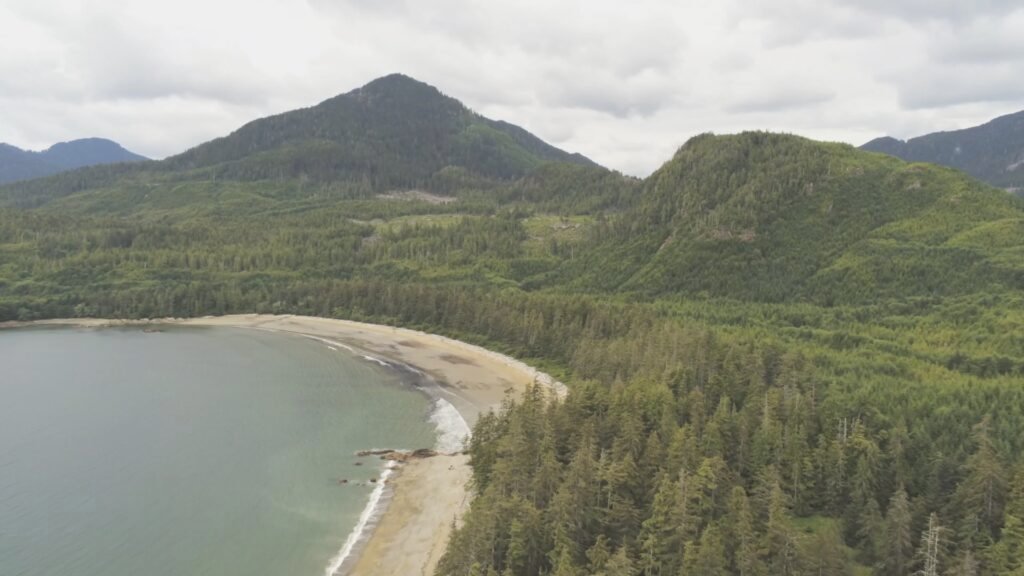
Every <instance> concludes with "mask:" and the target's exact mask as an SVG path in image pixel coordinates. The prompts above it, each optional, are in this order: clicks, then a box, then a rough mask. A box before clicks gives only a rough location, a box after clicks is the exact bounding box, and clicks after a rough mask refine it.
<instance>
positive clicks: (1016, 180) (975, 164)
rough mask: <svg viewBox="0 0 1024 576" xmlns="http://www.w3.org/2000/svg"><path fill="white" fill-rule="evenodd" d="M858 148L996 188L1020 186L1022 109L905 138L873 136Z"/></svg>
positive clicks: (1023, 181)
mask: <svg viewBox="0 0 1024 576" xmlns="http://www.w3.org/2000/svg"><path fill="white" fill-rule="evenodd" d="M861 148H862V149H864V150H869V151H872V152H883V153H885V154H890V155H892V156H896V157H898V158H902V159H904V160H909V161H911V162H931V163H932V164H941V165H943V166H950V167H953V168H956V169H958V170H963V171H964V172H967V173H968V174H970V175H972V176H974V177H975V178H978V179H979V180H981V181H983V182H988V183H989V184H992V185H993V186H998V187H1000V188H1009V189H1015V191H1017V192H1020V191H1021V190H1022V189H1024V111H1021V112H1017V113H1015V114H1008V115H1006V116H1001V117H999V118H996V119H995V120H992V121H991V122H988V123H985V124H982V125H981V126H975V127H973V128H966V129H964V130H954V131H950V132H936V133H934V134H927V135H925V136H918V137H917V138H911V139H910V140H907V141H903V140H897V139H895V138H889V137H884V138H877V139H875V140H872V141H871V142H868V143H867V144H864V145H863V146H861Z"/></svg>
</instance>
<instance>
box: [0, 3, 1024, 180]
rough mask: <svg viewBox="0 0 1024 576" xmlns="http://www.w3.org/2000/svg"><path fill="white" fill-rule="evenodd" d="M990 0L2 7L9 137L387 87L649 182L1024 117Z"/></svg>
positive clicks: (146, 135) (1012, 18)
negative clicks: (781, 139)
mask: <svg viewBox="0 0 1024 576" xmlns="http://www.w3.org/2000/svg"><path fill="white" fill-rule="evenodd" d="M1022 28H1024V10H1022V9H1018V8H1017V7H1016V2H1010V1H998V0H980V1H979V2H962V1H959V0H958V1H956V2H953V1H951V0H948V1H947V0H832V1H831V2H821V1H817V2H815V1H812V0H763V1H761V2H758V3H751V2H743V1H742V0H721V1H719V2H704V1H702V2H698V1H696V0H683V1H682V2H680V1H671V0H638V1H637V2H631V3H622V2H611V1H609V0H590V1H584V0H565V1H562V2H549V1H543V0H519V1H517V2H512V1H509V0H491V1H489V2H472V1H469V0H436V1H434V2H429V3H427V2H415V1H413V0H375V1H372V2H371V1H359V0H347V1H342V0H309V1H302V0H249V1H246V2H242V1H240V0H179V1H178V2H174V3H167V2H161V3H157V2H155V1H152V0H34V1H33V2H31V3H30V2H23V1H22V0H0V141H7V142H10V143H12V144H15V145H19V146H24V147H31V148H42V147H45V146H48V145H49V144H51V143H53V142H55V141H59V140H66V139H71V138H77V137H83V136H93V135H96V136H105V137H109V138H112V139H115V140H117V141H119V142H121V143H123V144H124V145H126V146H127V147H129V148H130V149H134V150H137V151H138V152H140V153H142V154H146V155H149V156H154V157H162V156H166V155H169V154H173V153H176V152H180V151H182V150H184V149H186V148H189V147H191V146H194V145H196V144H198V143H200V142H201V141H204V140H207V139H210V138H214V137H217V136H221V135H223V134H226V133H228V132H230V131H231V130H234V129H235V128H237V127H238V126H240V125H241V124H243V123H245V122H246V121H248V120H251V119H254V118H256V117H259V116H263V115H267V114H271V113H277V112H281V111H285V110H289V109H293V108H297V107H302V106H309V105H312V104H315V103H317V102H319V101H321V100H323V99H325V98H328V97H330V96H333V95H335V94H338V93H341V92H346V91H348V90H351V89H353V88H356V87H358V86H360V85H362V84H364V83H365V82H367V81H369V80H371V79H373V78H375V77H378V76H382V75H384V74H388V73H391V72H403V73H406V74H409V75H410V76H413V77H416V78H418V79H420V80H423V81H425V82H429V83H431V84H433V85H435V86H437V87H438V88H440V89H441V90H442V91H444V92H445V93H447V94H449V95H451V96H454V97H456V98H459V99H460V100H462V101H464V102H465V103H466V104H467V105H469V106H470V107H472V108H474V109H475V110H477V111H479V112H481V113H483V114H486V115H488V116H491V117H494V118H498V119H503V120H507V121H510V122H513V123H516V124H520V125H522V126H524V127H525V128H527V129H529V130H531V131H533V132H534V133H536V134H537V135H539V136H541V137H542V138H545V139H547V140H549V141H551V142H552V143H554V144H556V145H559V146H562V147H564V148H567V149H570V150H572V151H578V152H582V153H584V154H586V155H588V156H591V157H592V158H594V159H595V160H597V161H599V162H601V163H603V164H606V165H608V166H611V167H613V168H618V169H621V170H623V171H626V172H629V173H633V174H640V175H643V174H646V173H648V172H650V171H651V170H653V169H655V168H656V167H657V166H658V165H660V164H661V163H662V162H663V161H665V160H667V159H668V158H669V157H670V156H671V154H672V152H673V151H674V150H675V149H676V148H677V147H678V146H679V145H680V144H682V143H683V142H685V141H686V139H688V138H689V137H690V136H692V135H694V134H697V133H700V132H705V131H714V132H719V133H724V132H733V131H739V130H743V129H774V130H784V131H787V132H794V133H799V134H804V135H807V136H811V137H815V138H822V139H829V140H843V141H848V142H851V143H855V144H860V143H862V142H864V141H866V140H868V139H870V138H872V137H874V136H878V135H882V134H892V135H895V136H899V137H906V136H913V135H916V134H918V133H922V132H928V131H932V130H935V129H951V128H959V127H964V126H968V125H972V124H977V123H980V122H983V121H985V120H987V119H989V118H991V117H994V116H997V115H999V114H1003V113H1006V112H1010V111H1014V110H1017V109H1021V108H1024V90H1021V89H1020V88H1019V86H1020V85H1021V83H1020V82H1019V78H1022V77H1024V65H1022V59H1024V44H1022V42H1024V41H1022V40H1021V38H1022V37H1024V36H1022V35H1021V34H1020V33H1019V30H1021V29H1022Z"/></svg>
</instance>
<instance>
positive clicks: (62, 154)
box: [0, 138, 146, 184]
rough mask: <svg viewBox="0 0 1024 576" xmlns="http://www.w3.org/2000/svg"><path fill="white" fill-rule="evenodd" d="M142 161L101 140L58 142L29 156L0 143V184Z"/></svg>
mask: <svg viewBox="0 0 1024 576" xmlns="http://www.w3.org/2000/svg"><path fill="white" fill-rule="evenodd" d="M142 160H146V158H145V157H143V156H139V155H138V154H135V153H133V152H129V151H128V150H125V149H124V148H122V147H121V145H120V144H118V143H117V142H113V141H111V140H106V139H103V138H83V139H80V140H72V141H70V142H60V143H58V144H54V145H53V146H51V147H49V148H47V149H46V150H43V151H42V152H31V151H28V150H22V149H20V148H17V147H15V146H11V145H10V144H3V143H0V184H3V183H6V182H15V181H18V180H28V179H31V178H40V177H43V176H49V175H51V174H57V173H59V172H64V171H66V170H74V169H76V168H82V167H85V166H94V165H97V164H114V163H118V162H138V161H142Z"/></svg>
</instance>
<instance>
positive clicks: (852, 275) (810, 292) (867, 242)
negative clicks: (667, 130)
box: [568, 132, 1024, 304]
mask: <svg viewBox="0 0 1024 576" xmlns="http://www.w3.org/2000/svg"><path fill="white" fill-rule="evenodd" d="M1021 208H1022V206H1021V204H1020V203H1019V202H1017V201H1015V200H1014V199H1012V198H1010V197H1008V196H1007V195H1006V194H1005V193H1003V192H1002V191H999V190H995V189H992V188H989V187H988V186H985V185H983V184H980V183H978V182H976V181H973V180H971V179H970V178H967V177H966V176H964V175H962V174H960V173H957V172H955V171H953V170H950V169H947V168H941V167H938V166H932V165H927V164H907V163H905V162H901V161H899V160H896V159H894V158H889V157H886V156H881V155H874V154H868V153H865V152H861V151H858V150H856V149H854V148H852V147H850V146H846V145H842V144H824V143H819V142H813V141H810V140H806V139H803V138H799V137H795V136H785V135H779V134H766V133H758V132H751V133H744V134H739V135H735V136H713V135H704V136H698V137H696V138H693V139H692V140H690V141H689V142H688V143H687V144H686V145H685V146H683V147H682V148H681V149H680V150H679V152H678V153H677V154H676V155H675V157H674V158H673V159H672V160H671V161H670V162H668V163H667V164H665V165H664V166H663V167H662V168H661V169H660V170H658V171H657V172H655V173H654V174H653V175H652V176H651V177H650V178H648V179H647V181H646V182H645V183H644V185H643V188H642V192H641V193H640V195H639V197H638V201H637V204H636V205H635V207H634V208H633V209H632V210H631V211H629V212H628V213H627V214H625V215H624V216H623V217H622V218H620V219H618V220H617V221H616V222H615V224H614V225H613V226H609V228H608V230H606V231H604V232H602V233H601V234H600V237H601V239H602V241H601V242H600V243H599V244H600V247H599V248H598V249H596V250H594V251H592V252H591V253H589V254H588V255H587V256H586V257H585V258H584V259H582V260H581V261H580V262H578V263H577V264H576V269H574V270H571V271H569V272H568V276H570V277H571V276H576V278H575V279H574V280H573V281H572V282H573V284H572V285H573V286H576V287H579V288H583V289H589V288H593V287H597V288H598V289H601V290H605V291H626V292H640V293H644V294H648V295H659V294H660V295H664V294H670V293H677V294H678V293H683V294H690V295H697V294H710V295H715V296H725V297H732V298H742V299H749V300H764V301H784V300H785V301H793V300H804V301H806V300H810V301H816V302H821V303H825V304H830V303H834V302H847V303H849V302H869V301H876V300H878V299H879V298H882V297H885V298H888V297H908V296H935V295H954V294H963V293H971V292H978V291H989V290H992V289H993V288H995V287H1011V286H1012V287H1020V286H1022V285H1024V261H1022V260H1021V259H1020V258H1019V256H1018V254H1019V250H1020V246H1021V237H1020V236H1019V234H1020V231H1021V230H1022V225H1024V220H1022V218H1024V212H1022V210H1021Z"/></svg>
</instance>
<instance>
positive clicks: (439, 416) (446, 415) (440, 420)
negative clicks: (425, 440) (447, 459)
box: [430, 398, 472, 454]
mask: <svg viewBox="0 0 1024 576" xmlns="http://www.w3.org/2000/svg"><path fill="white" fill-rule="evenodd" d="M430 421H431V422H432V423H433V424H434V427H435V428H437V444H436V445H435V447H434V449H435V450H437V451H438V452H442V453H444V454H451V453H454V452H461V451H462V450H464V449H465V445H466V440H467V439H468V438H469V437H470V434H472V432H471V431H470V429H469V424H467V423H466V420H465V418H463V417H462V414H459V411H458V410H456V409H455V406H452V404H451V402H449V401H447V400H445V399H443V398H437V399H435V400H434V409H433V411H431V413H430Z"/></svg>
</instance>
